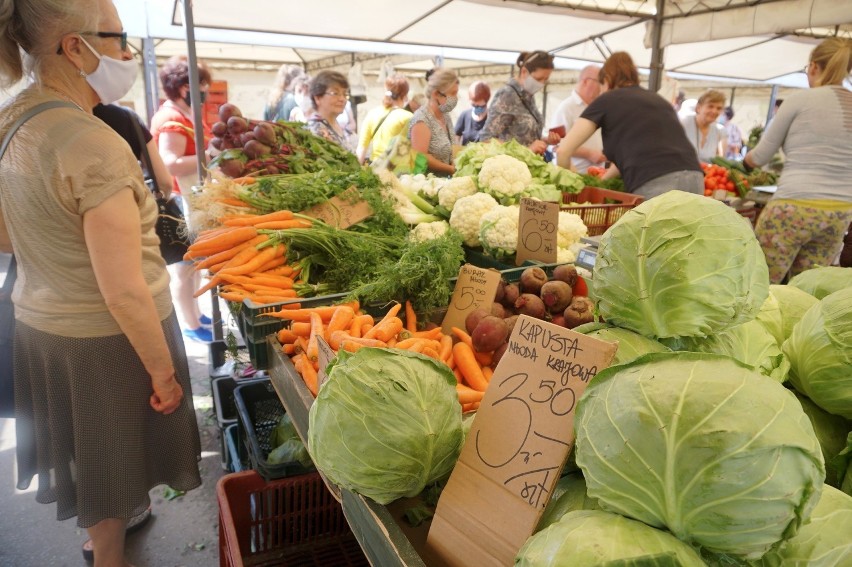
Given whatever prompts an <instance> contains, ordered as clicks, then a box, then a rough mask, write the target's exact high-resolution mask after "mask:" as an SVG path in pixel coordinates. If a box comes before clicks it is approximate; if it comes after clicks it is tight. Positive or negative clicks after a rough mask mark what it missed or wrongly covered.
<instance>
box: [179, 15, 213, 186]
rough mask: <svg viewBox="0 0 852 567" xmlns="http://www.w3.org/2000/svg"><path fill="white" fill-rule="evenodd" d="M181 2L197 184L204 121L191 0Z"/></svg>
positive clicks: (204, 163)
mask: <svg viewBox="0 0 852 567" xmlns="http://www.w3.org/2000/svg"><path fill="white" fill-rule="evenodd" d="M181 1H182V2H183V25H184V28H185V29H186V56H187V59H188V64H189V100H190V106H192V122H193V125H194V128H193V130H195V155H196V157H197V158H198V162H197V163H198V169H197V173H198V184H199V185H201V183H203V182H204V169H205V167H206V166H207V157H206V155H205V153H204V150H205V148H204V123H203V121H202V116H201V115H202V113H201V110H202V108H201V107H202V106H204V105H203V104H202V102H201V90H200V86H201V85H200V82H199V79H198V56H197V55H196V52H195V23H194V20H193V19H192V0H181Z"/></svg>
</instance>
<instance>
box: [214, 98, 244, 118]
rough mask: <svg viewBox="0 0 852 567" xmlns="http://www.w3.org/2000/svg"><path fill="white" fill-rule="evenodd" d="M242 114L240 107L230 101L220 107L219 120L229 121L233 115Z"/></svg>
mask: <svg viewBox="0 0 852 567" xmlns="http://www.w3.org/2000/svg"><path fill="white" fill-rule="evenodd" d="M242 115H243V113H242V112H240V109H239V108H237V107H236V105H233V104H230V103H228V102H226V103H225V104H223V105H222V106H220V107H219V120H221V121H222V122H227V121H228V120H230V118H231V117H232V116H242Z"/></svg>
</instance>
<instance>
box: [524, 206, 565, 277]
mask: <svg viewBox="0 0 852 567" xmlns="http://www.w3.org/2000/svg"><path fill="white" fill-rule="evenodd" d="M520 205H521V213H520V218H519V219H518V248H517V252H516V253H515V265H517V266H520V265H521V264H523V263H524V262H525V261H527V260H538V261H540V262H544V263H546V264H552V263H553V262H556V248H557V241H558V236H559V204H558V203H548V202H546V201H536V200H535V199H527V198H524V199H521V203H520Z"/></svg>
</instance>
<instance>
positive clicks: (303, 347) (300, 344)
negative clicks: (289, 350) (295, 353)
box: [296, 337, 308, 360]
mask: <svg viewBox="0 0 852 567" xmlns="http://www.w3.org/2000/svg"><path fill="white" fill-rule="evenodd" d="M296 348H297V349H298V350H299V352H301V353H303V354H304V353H306V352H308V339H306V338H305V337H299V338H298V339H296ZM306 360H307V359H306Z"/></svg>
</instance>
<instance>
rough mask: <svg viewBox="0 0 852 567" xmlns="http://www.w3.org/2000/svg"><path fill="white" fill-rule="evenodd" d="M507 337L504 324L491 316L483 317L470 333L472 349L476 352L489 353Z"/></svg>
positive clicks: (507, 331)
mask: <svg viewBox="0 0 852 567" xmlns="http://www.w3.org/2000/svg"><path fill="white" fill-rule="evenodd" d="M508 336H509V327H508V326H507V325H506V322H505V321H504V320H503V319H501V318H499V317H495V316H493V315H488V316H487V317H483V318H482V319H481V320H480V321H479V324H478V325H476V328H475V329H474V330H473V333H471V335H470V338H471V339H472V340H473V349H474V350H475V351H477V352H491V351H493V350H495V349H497V347H499V346H500V345H502V344H503V343H505V342H506V338H507V337H508Z"/></svg>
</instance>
